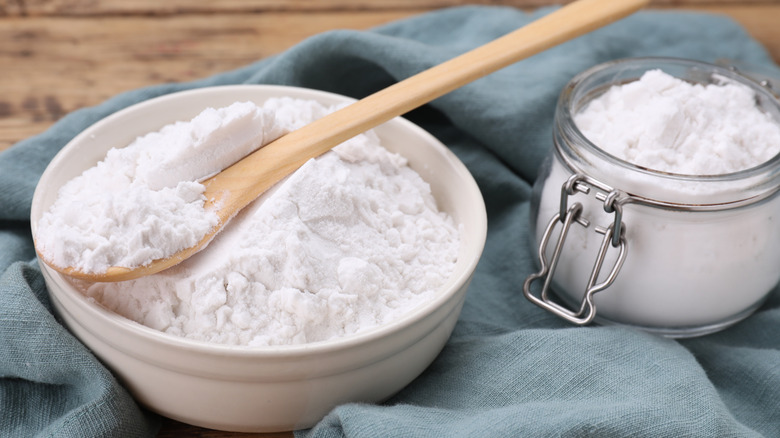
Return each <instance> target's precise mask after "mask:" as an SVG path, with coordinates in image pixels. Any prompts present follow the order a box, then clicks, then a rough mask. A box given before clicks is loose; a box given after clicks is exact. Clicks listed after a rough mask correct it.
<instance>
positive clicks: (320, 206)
mask: <svg viewBox="0 0 780 438" xmlns="http://www.w3.org/2000/svg"><path fill="white" fill-rule="evenodd" d="M231 108H232V107H231ZM265 110H268V112H263V111H265ZM215 111H217V112H219V111H222V110H215ZM257 111H258V112H262V113H263V116H262V117H259V118H257V120H259V124H262V125H263V128H262V133H263V135H264V137H265V138H264V139H263V142H267V141H270V140H271V139H273V138H275V136H278V135H281V133H284V132H286V131H289V130H292V129H295V128H297V127H299V126H302V125H304V124H306V123H309V122H311V121H312V120H314V119H315V118H318V117H320V116H322V115H324V114H325V113H327V112H328V111H329V109H328V108H326V107H324V106H322V105H320V104H318V103H316V102H312V101H301V100H292V99H273V100H271V101H269V102H267V103H266V104H265V105H264V106H263V107H262V109H258V110H257ZM199 117H200V116H199ZM236 118H237V117H236ZM196 119H197V118H196ZM213 126H215V127H217V128H216V129H217V130H218V129H219V126H221V125H220V124H216V123H214V124H213ZM166 129H169V128H167V127H166V128H164V129H163V131H165V130H166ZM161 132H162V131H161ZM203 135H207V136H210V138H215V135H214V133H213V132H211V133H204V134H203ZM242 138H243V137H242ZM196 144H197V143H196ZM196 144H194V145H192V146H190V147H197V146H196ZM177 154H178V155H177V156H178V157H180V158H175V157H174V158H169V159H167V161H166V160H162V159H157V160H149V161H148V163H157V165H158V166H159V167H161V168H182V167H185V166H182V165H181V161H189V159H190V158H192V157H197V156H199V155H198V154H197V153H193V152H192V151H188V150H187V147H184V149H183V150H180V151H178V152H177ZM125 163H126V166H127V167H128V168H127V169H124V170H123V171H122V172H121V173H122V174H127V173H134V174H136V175H138V174H143V175H150V176H151V175H154V174H156V172H148V173H144V172H138V171H137V168H138V167H145V166H139V165H138V164H137V163H138V161H137V160H126V161H125ZM161 163H163V164H161ZM117 165H119V164H117ZM150 166H151V165H150ZM217 170H218V169H217ZM208 171H215V170H212V169H206V170H200V172H201V173H206V172H208ZM163 173H164V172H163ZM150 176H144V181H146V182H147V183H145V184H144V186H145V187H147V190H149V191H151V192H156V191H155V190H153V189H151V188H150V183H148V182H149V181H155V182H154V183H153V184H158V185H159V186H163V185H165V187H163V188H162V189H159V190H157V191H164V190H166V189H170V186H171V185H173V186H174V187H179V186H180V185H181V184H183V183H181V182H176V181H168V182H164V183H163V182H160V181H162V180H161V179H160V178H159V177H158V176H155V177H154V178H152V177H150ZM137 184H138V183H137ZM188 184H198V183H192V182H190V183H188ZM459 242H460V241H459V234H458V229H457V227H456V226H455V224H454V223H453V221H452V219H451V218H450V217H449V216H448V215H446V214H444V213H441V212H439V211H438V210H437V207H436V202H435V200H434V198H433V196H432V195H431V192H430V187H429V186H428V184H427V183H425V182H424V181H423V180H422V178H421V177H420V176H419V175H418V174H417V173H416V172H414V171H413V170H412V169H411V168H410V167H409V166H408V165H407V162H406V160H405V159H404V158H403V157H401V156H399V155H397V154H394V153H391V152H389V151H387V150H386V149H384V148H383V147H382V146H381V144H380V142H379V139H378V138H377V136H376V135H374V134H373V133H372V132H371V131H369V132H368V133H365V134H362V135H359V136H357V137H355V138H353V139H351V140H349V141H347V142H345V143H343V144H341V145H339V146H337V147H336V148H334V150H333V151H331V152H328V153H326V154H324V155H322V156H321V157H319V158H317V159H314V160H310V161H308V162H307V163H306V164H305V165H304V166H302V167H301V169H299V170H298V171H297V172H295V173H294V174H293V175H291V176H290V177H289V178H287V179H286V180H284V181H283V182H281V183H279V184H277V185H276V186H275V187H274V188H273V189H272V190H270V191H269V192H267V193H266V194H265V195H263V197H261V198H260V199H258V200H257V201H255V202H254V203H252V204H251V205H250V206H249V207H247V208H246V209H245V210H244V211H242V212H241V213H240V214H239V215H238V216H237V217H236V218H234V219H233V220H232V221H231V223H230V224H228V226H227V227H226V228H225V229H224V230H223V231H222V232H221V233H220V234H219V235H218V236H217V237H216V238H215V240H214V241H213V242H212V243H211V244H210V245H209V247H208V248H206V249H205V250H204V251H202V252H200V253H199V254H196V255H195V256H194V257H192V258H191V259H189V260H187V261H185V262H183V263H181V264H180V265H178V266H175V267H174V268H171V269H168V270H166V271H163V272H161V273H159V274H155V275H152V276H149V277H144V278H140V279H137V280H132V281H127V282H121V283H95V284H92V285H90V286H87V287H85V289H86V292H85V293H86V294H87V295H88V296H89V297H91V298H93V299H94V300H96V301H97V302H99V303H100V304H101V305H103V306H105V307H107V308H109V309H110V310H113V311H115V312H116V313H118V314H121V315H123V316H125V317H127V318H129V319H132V320H134V321H137V322H139V323H141V324H144V325H147V326H149V327H151V328H154V329H157V330H161V331H164V332H166V333H169V334H172V335H176V336H182V337H186V338H189V339H195V340H201V341H207V342H215V343H223V344H231V345H250V346H264V345H286V344H302V343H310V342H317V341H323V340H327V339H331V338H334V337H341V336H347V335H349V334H353V333H357V332H360V331H364V330H367V329H370V328H372V327H375V326H377V325H381V324H386V323H388V322H390V321H393V320H395V319H398V318H399V317H401V316H402V315H404V314H406V313H408V312H409V311H411V310H412V309H413V308H415V307H417V306H419V305H421V304H422V303H424V302H426V301H428V300H431V299H432V298H433V297H434V296H435V294H436V293H437V291H438V290H439V288H440V287H441V286H442V285H443V284H444V283H445V282H446V281H447V279H448V278H449V277H450V275H451V274H452V272H453V270H454V266H455V263H456V261H457V254H458V248H459Z"/></svg>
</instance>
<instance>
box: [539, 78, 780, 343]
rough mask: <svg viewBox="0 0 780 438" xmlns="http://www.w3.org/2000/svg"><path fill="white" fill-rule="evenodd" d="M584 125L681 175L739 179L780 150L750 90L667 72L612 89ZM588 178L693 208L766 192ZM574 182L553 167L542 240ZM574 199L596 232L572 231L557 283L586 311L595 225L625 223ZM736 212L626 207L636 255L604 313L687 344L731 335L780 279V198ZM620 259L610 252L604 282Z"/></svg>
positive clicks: (614, 149) (602, 144) (598, 298)
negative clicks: (713, 334) (725, 328)
mask: <svg viewBox="0 0 780 438" xmlns="http://www.w3.org/2000/svg"><path fill="white" fill-rule="evenodd" d="M575 122H576V124H577V126H578V127H579V128H580V130H581V131H582V132H583V133H584V134H585V136H586V137H588V138H589V139H590V140H591V141H592V142H593V143H594V144H595V145H596V146H597V147H599V148H602V149H604V150H606V151H607V152H609V153H610V154H612V155H614V156H617V157H618V158H621V159H624V160H627V161H629V162H633V163H635V164H638V165H641V166H645V167H649V168H652V169H655V170H661V171H667V172H673V173H678V174H689V175H700V174H708V175H709V174H722V173H729V172H735V171H738V170H741V169H746V168H751V167H754V166H756V165H759V164H761V163H763V162H766V161H767V160H770V159H771V158H773V157H774V156H775V155H776V154H777V153H778V152H779V151H780V124H778V122H777V120H776V119H772V118H771V117H770V116H769V115H767V114H765V113H763V112H761V111H760V109H759V108H757V106H756V103H755V101H754V95H753V92H752V91H751V90H750V89H748V88H747V87H744V86H742V85H737V84H734V83H724V84H722V85H708V86H701V85H690V84H688V83H686V82H683V81H681V80H679V79H675V78H672V77H670V76H668V75H666V74H663V73H661V72H659V71H651V72H648V73H647V74H645V75H644V76H643V77H642V78H641V80H638V81H635V82H632V83H628V84H625V85H621V86H615V87H613V88H611V89H610V90H609V91H608V92H607V93H606V94H604V95H602V96H600V97H598V98H596V99H595V100H593V101H592V102H590V104H589V105H588V106H586V107H585V109H584V110H582V112H581V113H580V114H577V115H575ZM585 172H586V173H588V174H589V175H590V176H593V177H596V178H597V179H599V180H600V181H601V182H603V183H605V184H607V185H609V186H611V187H614V188H616V189H620V190H624V191H626V192H629V193H633V194H635V195H639V196H643V197H646V198H651V199H660V200H664V201H669V200H672V201H674V202H682V203H685V204H689V205H695V204H703V203H715V204H717V203H718V202H720V200H721V199H726V200H727V202H733V201H734V200H735V199H745V198H749V196H751V194H750V193H749V192H748V191H750V190H756V188H755V187H753V185H752V184H751V181H753V180H750V179H739V178H734V179H733V180H730V181H728V182H724V183H719V182H713V181H709V180H706V179H699V180H692V179H690V178H669V177H663V178H662V177H661V176H659V175H646V174H641V173H639V172H635V171H629V170H628V169H626V168H620V167H619V166H615V165H612V164H609V163H607V162H606V161H599V162H596V163H594V164H592V168H588V169H586V170H585ZM571 174H572V171H571V170H570V169H568V168H566V167H564V165H563V164H562V163H561V161H559V160H557V159H556V160H553V162H552V167H551V169H550V174H549V175H548V176H547V179H546V181H545V183H544V188H543V190H542V193H541V198H540V205H539V215H538V217H537V225H536V233H537V234H536V241H537V244H538V242H539V241H540V240H541V236H542V233H543V231H544V228H545V227H546V225H547V223H548V222H549V221H550V219H551V218H552V217H553V215H554V214H556V213H557V212H559V209H560V196H561V187H562V185H563V184H564V183H565V182H566V181H567V179H568V178H569V177H570V176H571ZM754 182H755V181H753V183H754ZM772 189H773V187H771V186H770V187H769V189H767V188H763V189H762V190H772ZM740 190H742V192H740ZM675 192H676V193H675ZM656 195H661V196H656ZM736 196H741V197H736ZM713 200H714V202H713ZM573 202H580V203H581V204H582V206H583V210H582V213H581V215H582V217H584V218H586V219H587V220H589V221H590V226H589V227H587V228H586V227H583V226H581V225H579V224H577V223H575V224H574V225H573V226H572V228H571V229H570V231H569V234H568V236H567V238H566V242H565V245H564V247H563V251H562V256H561V258H560V260H559V262H558V265H557V271H556V275H555V276H554V278H553V282H554V288H555V290H556V292H558V293H559V294H560V295H561V296H562V297H564V298H566V299H567V300H569V301H571V302H576V303H578V304H576V305H574V306H572V307H573V308H578V307H577V306H578V305H579V302H580V300H581V298H582V296H583V294H584V292H585V287H586V284H587V282H588V280H589V278H590V275H591V271H592V269H593V265H594V261H595V260H596V257H597V253H598V249H599V246H600V244H601V241H602V235H601V234H599V233H597V232H596V231H594V227H595V226H602V227H606V226H608V225H610V224H611V223H612V222H613V221H614V216H613V215H610V214H607V213H605V212H604V204H603V202H602V201H599V200H597V199H596V198H595V196H592V194H591V195H584V194H576V195H573V196H571V197H570V200H569V204H570V205H571V203H573ZM727 207H728V205H724V206H723V209H722V210H719V211H708V212H690V211H684V210H673V209H665V208H656V207H650V206H646V205H641V204H635V203H629V204H626V205H624V210H623V217H622V220H623V223H624V224H625V227H626V240H627V242H628V252H627V256H626V259H625V264H624V265H623V267H622V269H621V270H620V272H619V274H618V276H617V278H616V280H615V282H614V283H613V284H612V285H611V286H609V287H608V288H607V289H605V290H604V291H602V292H599V293H597V294H596V295H595V296H594V302H595V305H596V312H597V313H596V314H597V317H601V318H603V319H604V320H607V321H612V322H618V323H623V324H630V325H638V326H642V327H645V328H648V329H651V330H656V331H660V332H661V333H667V334H672V335H675V336H677V335H689V334H701V333H703V332H707V331H709V330H714V329H718V328H722V326H721V325H722V324H729V323H733V322H735V321H736V320H738V319H740V318H743V317H745V316H746V315H747V314H748V313H750V312H751V311H752V310H754V309H755V306H757V305H758V304H760V303H761V301H762V299H763V298H764V297H766V296H767V294H768V293H769V292H770V291H771V290H772V289H773V288H774V287H775V285H776V284H777V283H778V281H779V280H780V271H778V269H777V266H778V264H780V227H778V226H777V215H778V211H780V197H778V196H773V197H771V198H769V199H767V200H765V201H764V202H755V203H753V204H751V205H749V206H747V207H740V208H727ZM557 229H558V230H560V226H558V228H557ZM556 238H557V234H556V235H554V236H553V240H554V239H556ZM551 247H552V245H551V246H550V247H548V257H549V255H550V253H551V251H552V250H551V249H550V248H551ZM616 254H617V249H615V248H610V250H609V252H608V255H607V260H606V262H605V263H604V268H603V270H602V273H601V277H600V279H601V280H603V279H604V277H605V275H606V272H608V271H609V270H610V269H611V268H612V266H614V263H615V259H616Z"/></svg>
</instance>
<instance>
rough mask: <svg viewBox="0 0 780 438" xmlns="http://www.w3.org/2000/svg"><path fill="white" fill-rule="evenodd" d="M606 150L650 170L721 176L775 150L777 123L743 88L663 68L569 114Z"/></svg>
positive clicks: (779, 146)
mask: <svg viewBox="0 0 780 438" xmlns="http://www.w3.org/2000/svg"><path fill="white" fill-rule="evenodd" d="M574 120H575V123H576V124H577V127H578V128H579V129H580V130H581V131H582V133H583V134H584V135H585V137H587V138H588V139H589V140H590V141H591V142H593V143H594V144H596V145H598V147H599V148H601V149H603V150H604V151H606V152H608V153H610V154H612V155H614V156H616V157H618V158H620V159H623V160H625V161H628V162H630V163H633V164H636V165H638V166H642V167H646V168H648V169H653V170H658V171H663V172H670V173H677V174H686V175H720V174H725V173H732V172H737V171H740V170H744V169H748V168H751V167H754V166H756V165H758V164H761V163H763V162H765V161H767V160H769V159H770V158H772V157H774V156H775V155H777V153H778V152H780V126H778V124H777V123H775V122H774V121H773V120H772V118H771V116H769V115H768V114H766V113H763V112H761V111H759V109H758V108H756V105H755V96H754V93H753V92H752V91H751V90H750V89H749V88H748V87H746V86H745V85H742V84H739V83H736V82H733V81H725V80H724V81H723V83H715V84H708V85H702V84H692V83H689V82H686V81H684V80H682V79H678V78H675V77H673V76H670V75H668V74H666V73H664V72H662V71H661V70H650V71H647V72H646V73H644V74H643V75H642V77H641V78H640V79H639V80H637V81H634V82H630V83H628V84H625V85H620V86H613V87H611V88H610V89H609V90H608V91H607V92H606V93H604V94H603V95H601V96H599V97H597V98H595V99H593V100H592V101H591V102H590V103H589V104H588V105H587V107H586V108H585V109H584V110H582V111H580V112H579V113H577V114H576V115H575V117H574Z"/></svg>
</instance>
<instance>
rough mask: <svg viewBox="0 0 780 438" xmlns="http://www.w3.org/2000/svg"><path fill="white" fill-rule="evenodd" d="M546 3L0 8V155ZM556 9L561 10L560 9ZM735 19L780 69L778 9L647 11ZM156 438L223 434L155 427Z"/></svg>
mask: <svg viewBox="0 0 780 438" xmlns="http://www.w3.org/2000/svg"><path fill="white" fill-rule="evenodd" d="M557 3H562V2H561V1H555V0H476V1H467V0H222V1H213V0H165V1H159V0H132V1H129V0H0V151H2V150H3V149H6V148H8V147H10V146H11V145H13V144H14V143H16V142H18V141H20V140H22V139H25V138H27V137H30V136H32V135H35V134H38V133H40V132H43V131H44V130H46V129H47V128H48V127H49V126H51V125H52V124H53V123H54V122H56V121H57V120H58V119H60V118H61V117H62V116H64V115H65V114H67V113H69V112H71V111H74V110H76V109H79V108H83V107H87V106H91V105H96V104H98V103H100V102H102V101H104V100H106V99H107V98H109V97H111V96H113V95H116V94H118V93H121V92H123V91H127V90H132V89H135V88H139V87H143V86H147V85H154V84H159V83H165V82H183V81H189V80H194V79H199V78H203V77H207V76H210V75H212V74H215V73H218V72H222V71H226V70H230V69H234V68H237V67H240V66H243V65H247V64H249V63H251V62H254V61H257V60H259V59H262V58H265V57H268V56H269V55H272V54H275V53H279V52H281V51H283V50H285V49H287V48H289V47H290V46H293V45H294V44H297V43H299V42H300V41H302V40H303V39H305V38H307V37H309V36H312V35H315V34H318V33H321V32H324V31H327V30H331V29H368V28H371V27H373V26H377V25H380V24H383V23H387V22H390V21H394V20H398V19H402V18H405V17H409V16H411V15H415V14H419V13H422V12H426V11H430V10H434V9H437V8H443V7H449V6H457V5H463V4H490V5H499V4H500V5H510V6H515V7H519V8H523V9H532V8H536V7H539V6H545V5H551V4H557ZM563 3H565V1H563ZM652 7H653V8H663V9H676V10H693V11H706V12H714V13H722V14H726V15H729V16H731V17H733V18H734V19H735V20H736V21H738V22H739V23H741V24H742V25H743V26H744V27H745V28H746V29H747V30H748V32H750V33H751V35H753V36H754V37H755V38H756V39H758V40H759V41H760V42H761V43H763V44H764V45H765V47H766V48H767V49H768V50H769V52H770V53H771V55H772V56H773V57H774V59H775V60H776V61H778V62H780V0H747V1H739V0H654V1H653V3H652ZM159 436H160V437H181V436H187V437H211V438H215V437H230V436H242V437H252V436H259V437H289V436H291V433H280V434H231V433H226V432H220V431H213V430H208V429H201V428H196V427H192V426H188V425H185V424H182V423H179V422H176V421H173V420H169V419H164V420H163V426H162V429H161V431H160V434H159Z"/></svg>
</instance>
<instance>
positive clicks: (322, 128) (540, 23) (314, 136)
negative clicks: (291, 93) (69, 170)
mask: <svg viewBox="0 0 780 438" xmlns="http://www.w3.org/2000/svg"><path fill="white" fill-rule="evenodd" d="M647 3H648V0H578V1H575V2H572V3H570V4H568V5H566V6H564V7H562V8H560V9H557V10H555V11H553V12H551V13H550V14H548V15H546V16H544V17H542V18H540V19H538V20H536V21H534V22H532V23H530V24H528V25H526V26H524V27H521V28H520V29H518V30H515V31H513V32H511V33H509V34H507V35H505V36H503V37H500V38H498V39H496V40H493V41H491V42H489V43H487V44H485V45H482V46H480V47H477V48H475V49H473V50H471V51H469V52H466V53H464V54H462V55H460V56H458V57H455V58H453V59H451V60H449V61H446V62H444V63H442V64H439V65H436V66H434V67H431V68H430V69H428V70H425V71H423V72H421V73H418V74H416V75H414V76H411V77H409V78H408V79H405V80H403V81H401V82H398V83H396V84H394V85H392V86H390V87H388V88H385V89H383V90H381V91H378V92H376V93H374V94H372V95H370V96H368V97H365V98H363V99H362V100H359V101H357V102H355V103H353V104H351V105H349V106H347V107H344V108H343V109H341V110H338V111H336V112H333V113H331V114H329V115H327V116H325V117H323V118H321V119H319V120H317V121H315V122H313V123H311V124H309V125H307V126H305V127H303V128H300V129H298V130H296V131H293V132H291V133H289V134H287V135H285V136H283V137H281V138H279V139H277V140H276V141H274V142H272V143H269V144H268V145H266V146H265V147H263V148H261V149H259V150H257V151H255V152H254V153H253V154H250V155H248V156H247V157H245V158H244V159H242V160H241V161H238V162H237V163H235V164H234V165H233V166H231V167H229V168H227V169H225V170H224V171H222V172H221V173H219V174H218V175H216V176H215V177H213V178H211V179H210V180H207V181H205V182H204V184H205V185H206V197H207V198H208V199H210V200H211V202H212V203H216V204H219V210H220V212H221V214H222V217H221V218H220V219H221V220H223V221H227V220H228V219H230V217H232V216H233V215H234V214H235V213H236V212H238V211H239V210H241V209H242V208H244V207H245V206H247V205H248V204H249V203H250V202H252V200H254V199H256V198H257V197H258V196H259V195H260V194H262V193H263V192H264V191H266V190H267V189H269V188H270V187H271V186H273V185H274V184H275V183H276V182H278V181H279V180H281V179H282V178H284V177H285V176H286V175H289V174H290V173H292V172H293V171H295V170H296V169H297V168H298V167H300V166H301V165H303V163H305V162H306V161H307V160H309V159H310V158H313V157H317V156H319V155H321V154H323V153H325V152H326V151H328V150H329V149H331V148H332V147H334V146H336V145H338V144H339V143H341V142H343V141H345V140H348V139H350V138H352V137H354V136H355V135H358V134H360V133H362V132H365V131H366V130H368V129H371V128H374V127H376V126H378V125H380V124H382V123H384V122H386V121H388V120H390V119H392V118H393V117H396V116H400V115H402V114H405V113H406V112H408V111H410V110H412V109H414V108H417V107H419V106H422V105H424V104H426V103H428V102H430V101H432V100H434V99H436V98H437V97H439V96H442V95H444V94H446V93H449V92H450V91H453V90H455V89H457V88H459V87H462V86H463V85H466V84H468V83H470V82H472V81H474V80H476V79H479V78H481V77H483V76H486V75H488V74H490V73H492V72H494V71H496V70H499V69H501V68H503V67H506V66H508V65H510V64H513V63H515V62H517V61H519V60H521V59H524V58H527V57H529V56H532V55H534V54H537V53H539V52H542V51H544V50H546V49H549V48H551V47H553V46H556V45H558V44H560V43H563V42H565V41H568V40H570V39H573V38H576V37H578V36H581V35H583V34H585V33H588V32H590V31H592V30H594V29H597V28H599V27H602V26H604V25H606V24H609V23H611V22H613V21H616V20H618V19H620V18H623V17H625V16H627V15H630V14H631V13H633V12H635V11H637V10H639V9H640V8H642V7H643V6H645V5H646V4H647Z"/></svg>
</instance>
